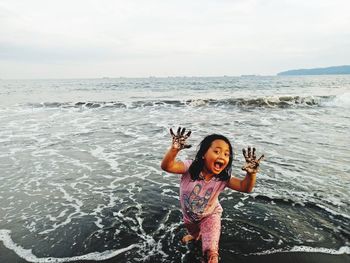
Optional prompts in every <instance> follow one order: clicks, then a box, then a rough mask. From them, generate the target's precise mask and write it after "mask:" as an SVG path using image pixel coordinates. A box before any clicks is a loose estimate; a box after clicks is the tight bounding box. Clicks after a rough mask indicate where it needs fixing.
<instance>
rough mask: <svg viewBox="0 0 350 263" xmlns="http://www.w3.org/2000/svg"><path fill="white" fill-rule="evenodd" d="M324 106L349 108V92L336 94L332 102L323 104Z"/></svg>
mask: <svg viewBox="0 0 350 263" xmlns="http://www.w3.org/2000/svg"><path fill="white" fill-rule="evenodd" d="M323 104H324V105H326V106H335V107H342V108H350V92H345V93H342V94H338V95H337V96H336V97H335V98H334V99H333V100H330V101H326V102H324V103H323Z"/></svg>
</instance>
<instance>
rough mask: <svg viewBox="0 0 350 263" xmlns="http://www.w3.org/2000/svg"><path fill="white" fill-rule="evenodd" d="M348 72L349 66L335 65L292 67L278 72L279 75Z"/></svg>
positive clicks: (349, 72)
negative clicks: (309, 67) (325, 66)
mask: <svg viewBox="0 0 350 263" xmlns="http://www.w3.org/2000/svg"><path fill="white" fill-rule="evenodd" d="M336 74H350V66H349V65H345V66H336V67H328V68H311V69H293V70H287V71H283V72H280V73H278V74H277V75H279V76H286V75H336Z"/></svg>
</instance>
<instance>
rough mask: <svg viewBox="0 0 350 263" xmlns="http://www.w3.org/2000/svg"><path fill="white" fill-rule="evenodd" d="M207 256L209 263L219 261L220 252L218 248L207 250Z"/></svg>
mask: <svg viewBox="0 0 350 263" xmlns="http://www.w3.org/2000/svg"><path fill="white" fill-rule="evenodd" d="M206 258H207V262H208V263H218V262H219V253H218V251H217V250H207V251H206Z"/></svg>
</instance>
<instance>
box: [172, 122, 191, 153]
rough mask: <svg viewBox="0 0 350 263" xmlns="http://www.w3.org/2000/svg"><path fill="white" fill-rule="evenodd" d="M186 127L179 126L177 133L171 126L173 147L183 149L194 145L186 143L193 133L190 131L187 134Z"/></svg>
mask: <svg viewBox="0 0 350 263" xmlns="http://www.w3.org/2000/svg"><path fill="white" fill-rule="evenodd" d="M185 131H186V129H185V128H182V129H181V127H179V128H178V129H177V133H176V134H175V133H174V132H173V129H171V128H170V134H171V136H172V138H173V142H172V147H173V148H175V149H178V150H182V149H187V148H190V147H191V146H192V145H188V144H186V140H187V138H188V137H190V135H191V131H188V132H187V134H185Z"/></svg>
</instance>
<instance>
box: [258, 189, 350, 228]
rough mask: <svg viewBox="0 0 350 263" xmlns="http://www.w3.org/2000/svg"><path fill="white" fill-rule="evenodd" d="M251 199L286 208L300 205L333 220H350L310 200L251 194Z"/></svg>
mask: <svg viewBox="0 0 350 263" xmlns="http://www.w3.org/2000/svg"><path fill="white" fill-rule="evenodd" d="M253 197H254V198H255V199H258V200H264V201H268V202H274V203H276V204H282V205H287V206H296V205H300V206H302V207H308V208H311V209H314V210H319V211H322V212H323V213H326V214H330V215H332V216H333V217H334V218H339V219H342V220H344V221H347V220H349V219H350V216H349V215H347V214H344V213H339V212H337V211H334V210H333V209H331V208H328V207H326V206H325V205H322V204H318V203H315V202H312V201H310V200H308V201H307V200H292V199H289V198H283V197H272V196H267V195H259V194H255V195H254V194H253Z"/></svg>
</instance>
